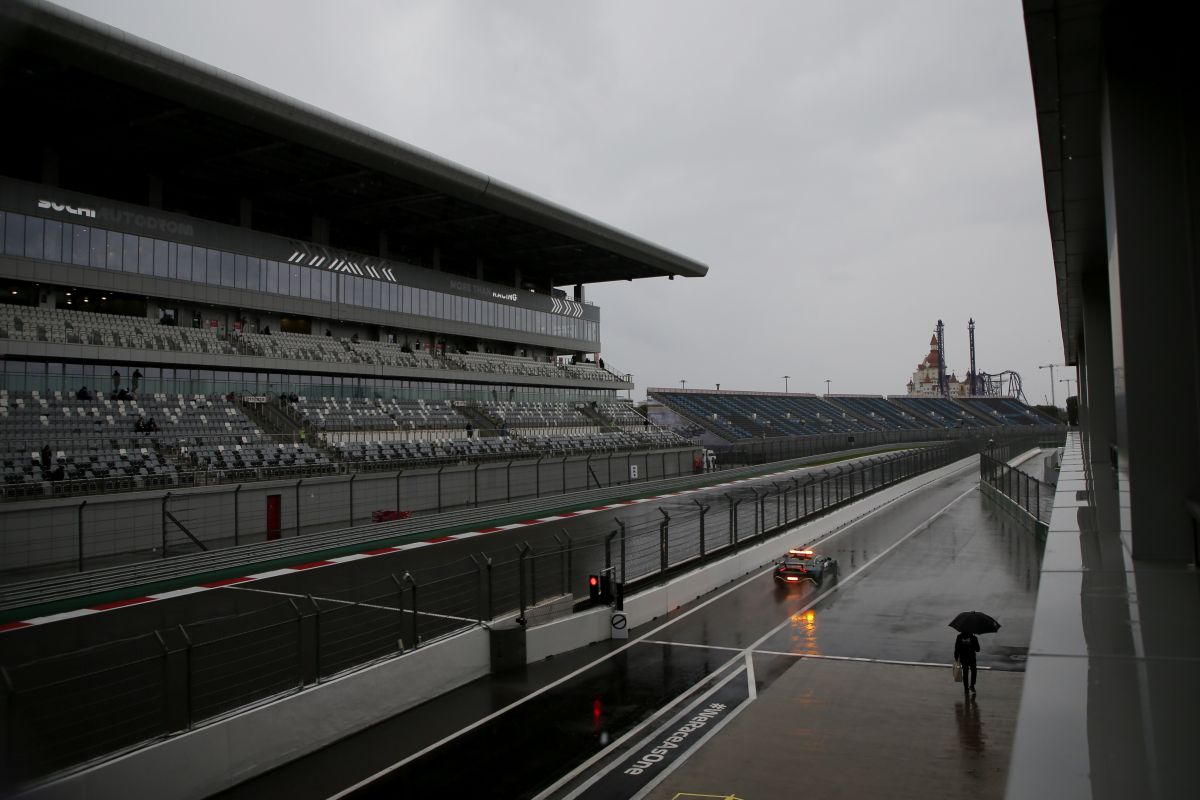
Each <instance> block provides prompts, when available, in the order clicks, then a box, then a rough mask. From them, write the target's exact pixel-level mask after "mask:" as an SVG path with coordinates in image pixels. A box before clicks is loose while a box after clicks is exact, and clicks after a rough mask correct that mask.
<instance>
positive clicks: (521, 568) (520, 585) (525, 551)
mask: <svg viewBox="0 0 1200 800" xmlns="http://www.w3.org/2000/svg"><path fill="white" fill-rule="evenodd" d="M516 548H517V594H518V595H519V599H520V602H519V605H520V607H521V613H520V614H518V615H517V624H518V625H524V624H525V622H526V620H525V557H526V556H528V555H529V551H530V550H532V549H533V548H531V547H530V546H529V542H521V543H520V544H518V545H516Z"/></svg>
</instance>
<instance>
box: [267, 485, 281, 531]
mask: <svg viewBox="0 0 1200 800" xmlns="http://www.w3.org/2000/svg"><path fill="white" fill-rule="evenodd" d="M279 498H280V495H277V494H269V495H267V538H268V539H278V538H279V531H280V530H281V529H282V528H283V525H282V517H283V511H282V506H281V504H280V502H279Z"/></svg>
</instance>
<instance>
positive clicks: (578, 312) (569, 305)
mask: <svg viewBox="0 0 1200 800" xmlns="http://www.w3.org/2000/svg"><path fill="white" fill-rule="evenodd" d="M550 301H551V302H552V303H554V313H555V314H562V315H563V316H565V317H575V318H576V319H578V318H579V317H582V316H583V304H582V303H574V302H572V301H570V300H560V299H559V298H557V297H551V298H550Z"/></svg>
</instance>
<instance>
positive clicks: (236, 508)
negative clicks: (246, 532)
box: [233, 483, 242, 547]
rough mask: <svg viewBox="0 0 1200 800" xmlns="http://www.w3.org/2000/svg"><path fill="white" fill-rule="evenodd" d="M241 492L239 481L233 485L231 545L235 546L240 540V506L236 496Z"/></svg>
mask: <svg viewBox="0 0 1200 800" xmlns="http://www.w3.org/2000/svg"><path fill="white" fill-rule="evenodd" d="M241 493H242V485H241V484H240V483H239V484H238V485H237V486H235V487H233V546H234V547H237V546H238V544H239V543H240V541H241V536H240V533H241V527H242V526H241V513H240V512H241V506H240V505H239V503H238V497H239V495H241Z"/></svg>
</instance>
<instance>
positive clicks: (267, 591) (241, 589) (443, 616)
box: [221, 586, 479, 622]
mask: <svg viewBox="0 0 1200 800" xmlns="http://www.w3.org/2000/svg"><path fill="white" fill-rule="evenodd" d="M221 588H223V589H234V590H236V591H239V592H259V593H260V594H274V595H279V596H280V597H293V598H299V599H304V598H309V599H312V600H320V601H321V602H322V603H341V604H342V605H344V606H362V607H363V608H377V609H379V610H380V611H392V612H394V613H396V614H403V613H408V614H411V613H412V609H408V610H407V611H405V610H404V609H403V608H395V607H394V606H381V605H376V604H375V603H358V602H355V601H354V600H342V599H340V598H337V597H317V596H315V595H308V594H296V593H295V592H277V591H274V590H272V589H254V588H251V587H249V586H223V587H221ZM417 613H418V614H419V615H420V616H422V617H437V618H439V619H453V620H458V621H461V622H478V621H479V620H477V619H472V618H468V617H456V616H454V615H453V614H436V613H434V612H432V611H418V612H417Z"/></svg>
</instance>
